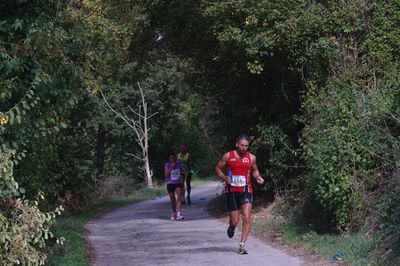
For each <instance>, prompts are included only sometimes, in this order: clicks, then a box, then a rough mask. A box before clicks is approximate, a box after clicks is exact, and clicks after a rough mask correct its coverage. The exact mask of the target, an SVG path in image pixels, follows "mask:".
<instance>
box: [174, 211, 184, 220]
mask: <svg viewBox="0 0 400 266" xmlns="http://www.w3.org/2000/svg"><path fill="white" fill-rule="evenodd" d="M183 219H185V217H183V215H182V213H181V212H178V214H177V215H176V220H183Z"/></svg>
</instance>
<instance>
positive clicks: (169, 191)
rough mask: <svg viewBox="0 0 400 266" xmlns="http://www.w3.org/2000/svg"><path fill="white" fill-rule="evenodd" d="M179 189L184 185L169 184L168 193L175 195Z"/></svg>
mask: <svg viewBox="0 0 400 266" xmlns="http://www.w3.org/2000/svg"><path fill="white" fill-rule="evenodd" d="M178 187H182V184H167V191H168V193H174V192H175V190H176V188H178Z"/></svg>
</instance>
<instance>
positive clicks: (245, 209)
mask: <svg viewBox="0 0 400 266" xmlns="http://www.w3.org/2000/svg"><path fill="white" fill-rule="evenodd" d="M252 206H253V204H251V203H244V204H242V220H243V227H242V235H241V236H240V242H241V243H246V240H247V236H248V235H249V233H250V225H251V208H252Z"/></svg>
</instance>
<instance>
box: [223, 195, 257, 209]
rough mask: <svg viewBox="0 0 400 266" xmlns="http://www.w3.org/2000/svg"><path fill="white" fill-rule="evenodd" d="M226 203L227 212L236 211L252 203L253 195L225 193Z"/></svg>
mask: <svg viewBox="0 0 400 266" xmlns="http://www.w3.org/2000/svg"><path fill="white" fill-rule="evenodd" d="M226 202H227V205H228V210H229V211H237V210H239V209H240V208H241V207H242V204H245V203H253V193H249V192H227V193H226Z"/></svg>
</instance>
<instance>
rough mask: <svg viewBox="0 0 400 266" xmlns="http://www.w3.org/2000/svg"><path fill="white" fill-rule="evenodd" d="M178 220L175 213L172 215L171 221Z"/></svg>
mask: <svg viewBox="0 0 400 266" xmlns="http://www.w3.org/2000/svg"><path fill="white" fill-rule="evenodd" d="M176 218H177V215H176V212H173V213H172V214H171V221H176Z"/></svg>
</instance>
